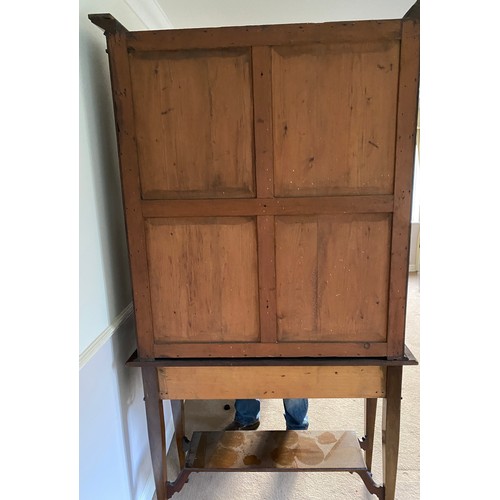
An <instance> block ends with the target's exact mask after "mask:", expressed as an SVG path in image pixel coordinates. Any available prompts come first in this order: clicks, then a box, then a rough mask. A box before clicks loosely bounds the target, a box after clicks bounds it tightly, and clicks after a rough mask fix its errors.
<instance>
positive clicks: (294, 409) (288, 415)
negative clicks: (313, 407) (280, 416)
mask: <svg viewBox="0 0 500 500" xmlns="http://www.w3.org/2000/svg"><path fill="white" fill-rule="evenodd" d="M283 406H284V408H285V414H284V415H285V421H286V428H287V430H289V431H301V430H307V428H308V427H309V419H308V417H307V410H308V408H309V400H308V399H283Z"/></svg>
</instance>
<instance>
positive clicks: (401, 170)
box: [387, 19, 420, 359]
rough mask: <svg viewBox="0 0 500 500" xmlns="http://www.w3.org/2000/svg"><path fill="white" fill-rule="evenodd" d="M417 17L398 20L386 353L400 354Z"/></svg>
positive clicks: (413, 129)
mask: <svg viewBox="0 0 500 500" xmlns="http://www.w3.org/2000/svg"><path fill="white" fill-rule="evenodd" d="M419 28H420V24H419V19H404V20H403V21H402V38H401V53H400V54H401V55H400V66H399V67H400V75H399V92H398V114H397V129H396V166H395V179H394V214H393V226H392V242H391V271H390V289H389V317H388V347H387V356H388V357H389V358H390V359H391V358H400V357H402V356H403V354H404V332H405V313H406V295H407V279H408V265H409V247H410V215H411V203H412V185H413V163H414V159H415V140H416V129H417V100H418V85H419V81H418V74H419Z"/></svg>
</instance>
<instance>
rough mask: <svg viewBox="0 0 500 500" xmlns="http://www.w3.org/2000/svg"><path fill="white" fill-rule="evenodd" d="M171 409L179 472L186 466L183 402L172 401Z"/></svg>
mask: <svg viewBox="0 0 500 500" xmlns="http://www.w3.org/2000/svg"><path fill="white" fill-rule="evenodd" d="M170 406H171V408H172V419H173V422H174V429H175V443H176V445H177V457H178V459H179V470H182V469H184V466H185V465H186V455H185V453H184V436H185V434H186V430H185V426H184V421H185V418H184V416H185V413H184V401H183V400H181V399H173V400H171V401H170Z"/></svg>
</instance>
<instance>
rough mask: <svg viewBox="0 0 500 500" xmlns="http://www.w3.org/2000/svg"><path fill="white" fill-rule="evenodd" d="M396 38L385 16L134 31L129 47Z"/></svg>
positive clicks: (396, 25)
mask: <svg viewBox="0 0 500 500" xmlns="http://www.w3.org/2000/svg"><path fill="white" fill-rule="evenodd" d="M400 38H401V21H400V20H397V19H388V20H376V21H339V22H327V23H302V24H277V25H266V26H229V27H221V28H188V29H174V30H156V31H134V32H131V34H130V37H129V47H130V48H131V49H134V50H137V51H158V50H160V51H162V50H190V49H212V48H221V47H249V46H253V45H255V46H264V45H269V46H270V45H289V44H297V43H304V44H308V43H343V42H364V41H373V40H399V39H400Z"/></svg>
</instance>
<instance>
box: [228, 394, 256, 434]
mask: <svg viewBox="0 0 500 500" xmlns="http://www.w3.org/2000/svg"><path fill="white" fill-rule="evenodd" d="M234 409H235V410H236V411H235V415H234V421H233V422H232V423H230V424H229V425H228V426H227V427H226V429H225V430H226V431H238V430H254V429H257V427H259V424H260V421H259V417H260V399H236V400H235V402H234Z"/></svg>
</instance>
